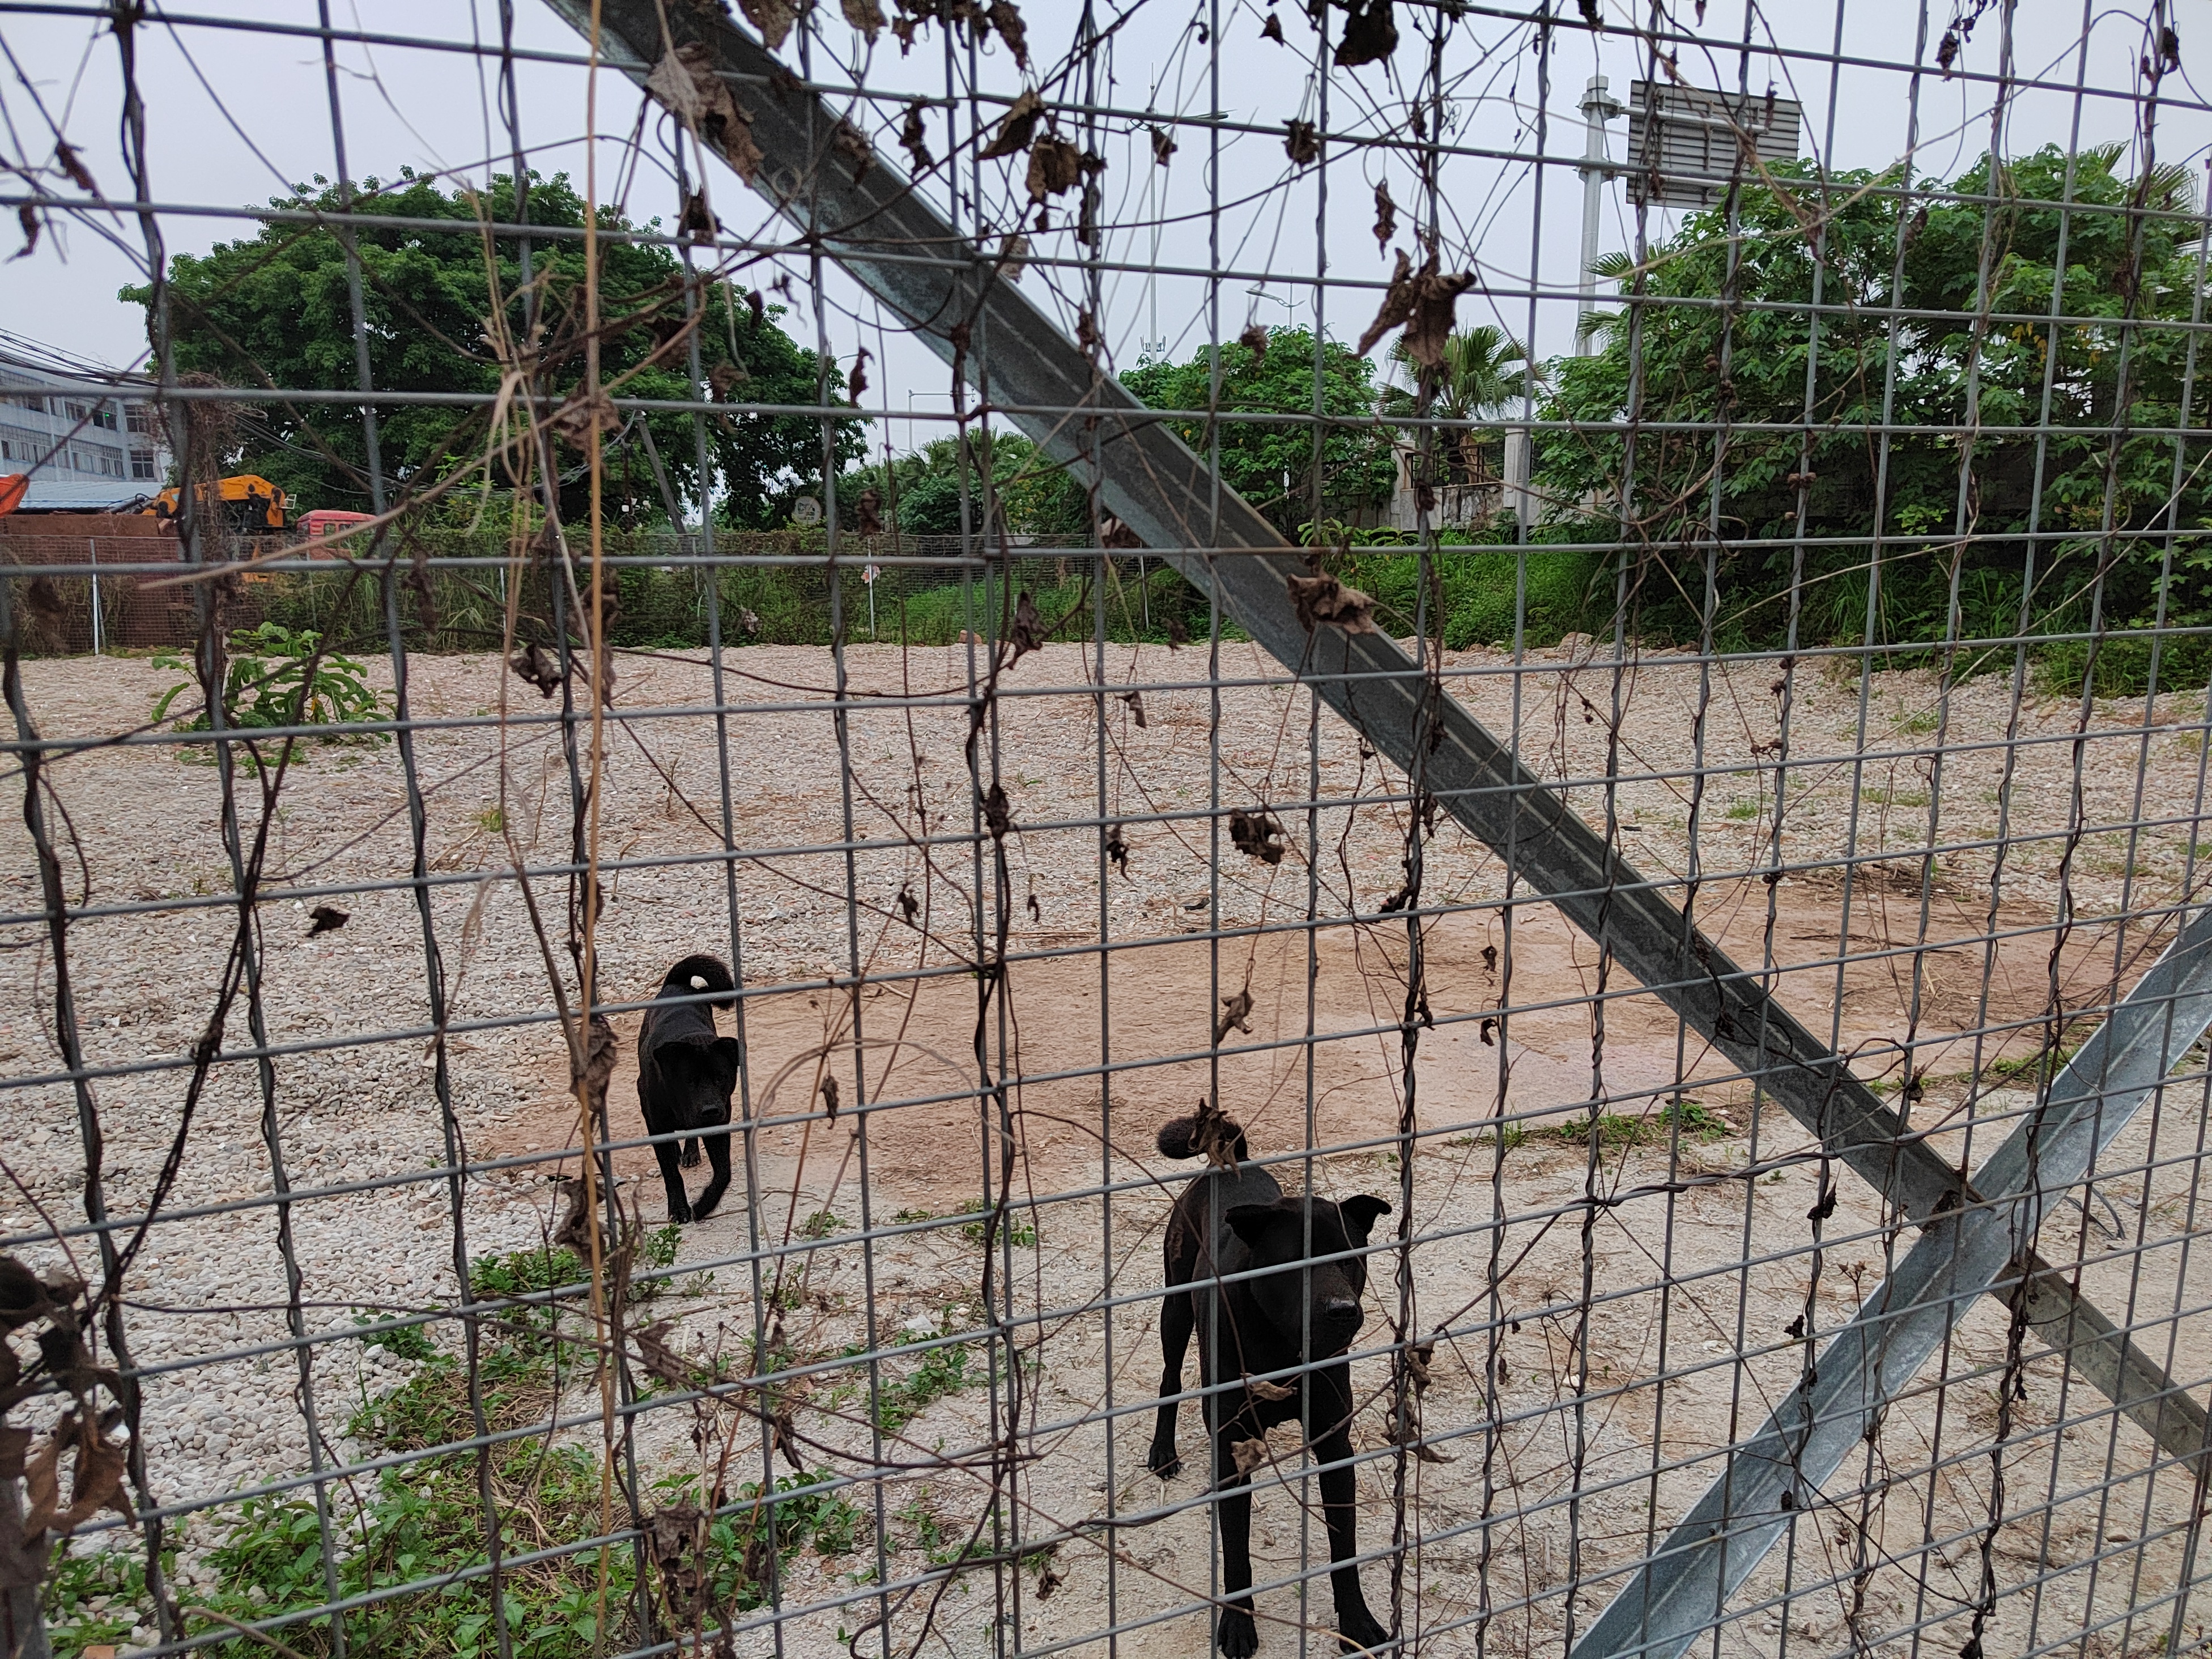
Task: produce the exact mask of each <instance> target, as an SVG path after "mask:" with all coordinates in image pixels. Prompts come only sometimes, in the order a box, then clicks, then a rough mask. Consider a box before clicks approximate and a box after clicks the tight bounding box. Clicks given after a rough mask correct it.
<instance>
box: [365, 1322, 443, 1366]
mask: <svg viewBox="0 0 2212 1659" xmlns="http://www.w3.org/2000/svg"><path fill="white" fill-rule="evenodd" d="M353 1322H354V1323H355V1324H356V1325H358V1326H360V1327H361V1328H362V1336H361V1340H362V1343H363V1344H364V1345H366V1346H368V1347H372V1348H381V1349H383V1350H384V1351H385V1352H386V1353H388V1354H390V1355H391V1356H392V1358H394V1359H435V1358H437V1355H438V1345H437V1344H436V1343H435V1342H433V1341H431V1340H430V1333H429V1331H428V1328H426V1327H424V1326H421V1325H406V1324H402V1323H401V1322H398V1320H395V1319H392V1318H389V1317H387V1316H385V1315H383V1314H381V1313H357V1314H356V1315H355V1316H353Z"/></svg>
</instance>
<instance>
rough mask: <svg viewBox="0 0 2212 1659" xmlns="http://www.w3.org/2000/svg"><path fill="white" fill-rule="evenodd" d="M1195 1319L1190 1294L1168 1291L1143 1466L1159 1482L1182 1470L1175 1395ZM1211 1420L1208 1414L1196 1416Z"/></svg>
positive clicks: (1162, 1305)
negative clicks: (1155, 1408)
mask: <svg viewBox="0 0 2212 1659" xmlns="http://www.w3.org/2000/svg"><path fill="white" fill-rule="evenodd" d="M1194 1320H1195V1316H1194V1314H1193V1313H1192V1312H1191V1306H1190V1293H1189V1292H1188V1291H1183V1290H1177V1289H1170V1291H1168V1293H1167V1295H1166V1296H1165V1297H1164V1298H1163V1299H1162V1300H1161V1303H1160V1409H1159V1416H1158V1420H1157V1421H1156V1422H1155V1423H1154V1424H1153V1425H1152V1451H1151V1452H1150V1454H1149V1455H1146V1459H1145V1467H1146V1468H1149V1469H1150V1470H1152V1473H1153V1474H1157V1475H1158V1476H1159V1478H1160V1479H1161V1480H1174V1479H1175V1478H1176V1474H1178V1473H1179V1472H1180V1471H1181V1470H1182V1458H1180V1457H1178V1456H1176V1445H1175V1438H1176V1395H1179V1394H1181V1393H1182V1362H1183V1357H1184V1355H1186V1354H1187V1353H1188V1352H1189V1351H1190V1331H1191V1326H1192V1324H1193V1323H1194ZM1200 1415H1201V1416H1204V1417H1206V1418H1207V1419H1208V1420H1211V1411H1210V1409H1209V1410H1208V1411H1207V1412H1204V1413H1200Z"/></svg>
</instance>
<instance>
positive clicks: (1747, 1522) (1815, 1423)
mask: <svg viewBox="0 0 2212 1659" xmlns="http://www.w3.org/2000/svg"><path fill="white" fill-rule="evenodd" d="M2208 1024H2212V909H2205V910H2201V911H2199V912H2198V913H2197V919H2196V920H2195V921H2192V922H2191V923H2190V924H2189V926H2188V927H2186V928H2185V929H2184V930H2183V932H2182V934H2181V937H2180V938H2179V939H2177V940H2176V941H2175V942H2174V945H2173V948H2172V950H2170V951H2167V952H2166V955H2165V956H2163V957H2160V959H2159V961H2158V962H2157V963H2156V964H2155V965H2154V967H2153V968H2152V969H2151V970H2150V971H2149V972H2148V974H2146V975H2143V977H2142V981H2140V982H2139V983H2138V984H2137V985H2136V987H2135V989H2134V990H2133V991H2131V992H2130V993H2129V994H2128V997H2127V1000H2125V1001H2124V1002H2122V1003H2121V1004H2120V1005H2119V1006H2118V1007H2117V1008H2115V1009H2113V1011H2112V1016H2111V1018H2108V1019H2107V1020H2106V1022H2105V1024H2103V1026H2102V1027H2100V1029H2099V1030H2098V1031H2097V1033H2096V1035H2095V1036H2092V1037H2091V1038H2090V1039H2089V1041H2088V1042H2086V1043H2084V1044H2082V1046H2081V1049H2080V1051H2079V1052H2078V1053H2076V1054H2075V1056H2074V1058H2073V1060H2070V1061H2069V1063H2068V1064H2067V1066H2066V1069H2065V1070H2064V1071H2063V1072H2062V1073H2059V1075H2058V1076H2057V1078H2055V1079H2052V1081H2051V1088H2050V1091H2049V1092H2048V1093H2047V1094H2046V1095H2045V1097H2044V1100H2043V1102H2042V1103H2041V1104H2039V1106H2038V1107H2037V1108H2036V1109H2035V1110H2034V1111H2033V1113H2031V1114H2030V1115H2029V1116H2028V1117H2027V1120H2026V1121H2024V1122H2022V1123H2021V1125H2020V1127H2018V1128H2016V1129H2015V1130H2014V1132H2013V1133H2012V1134H2011V1135H2010V1136H2009V1137H2008V1139H2006V1140H2005V1142H2004V1144H2003V1145H2002V1146H1999V1147H1998V1148H1997V1150H1996V1152H1995V1153H1994V1154H1993V1155H1992V1156H1991V1157H1990V1160H1989V1162H1987V1163H1986V1164H1983V1165H1982V1167H1981V1170H1979V1172H1978V1175H1977V1176H1976V1178H1975V1182H1974V1185H1975V1187H1976V1188H1977V1189H1978V1191H1979V1192H1980V1193H1981V1194H1982V1201H1981V1202H1980V1203H1978V1204H1975V1205H1973V1206H1971V1207H1969V1208H1966V1209H1964V1210H1956V1211H1953V1212H1949V1213H1948V1214H1945V1215H1941V1216H1937V1217H1936V1218H1934V1219H1933V1220H1932V1221H1930V1222H1929V1224H1928V1225H1927V1226H1926V1227H1925V1228H1923V1230H1922V1231H1921V1234H1920V1237H1918V1238H1917V1239H1915V1240H1914V1241H1913V1244H1912V1248H1911V1249H1910V1250H1908V1251H1906V1252H1905V1259H1904V1260H1903V1261H1900V1262H1899V1263H1898V1265H1897V1269H1896V1271H1895V1272H1894V1273H1892V1274H1891V1276H1890V1277H1889V1278H1888V1279H1885V1280H1883V1281H1882V1283H1881V1285H1880V1286H1878V1287H1877V1288H1876V1289H1875V1292H1874V1294H1873V1295H1871V1296H1870V1297H1868V1298H1867V1300H1866V1303H1865V1304H1864V1305H1863V1307H1861V1308H1860V1310H1859V1311H1858V1312H1857V1315H1856V1316H1853V1318H1852V1319H1851V1321H1850V1323H1849V1324H1847V1325H1845V1326H1844V1328H1843V1329H1842V1330H1840V1331H1838V1333H1837V1334H1836V1336H1835V1338H1834V1340H1832V1341H1831V1342H1830V1343H1829V1344H1828V1346H1826V1348H1824V1349H1822V1350H1821V1352H1820V1358H1818V1360H1817V1361H1815V1363H1814V1364H1813V1365H1812V1366H1811V1367H1810V1368H1809V1369H1808V1370H1807V1372H1806V1374H1805V1378H1804V1381H1803V1382H1802V1383H1800V1384H1799V1385H1798V1386H1797V1387H1796V1389H1793V1390H1792V1391H1791V1393H1790V1397H1789V1398H1788V1399H1787V1400H1786V1401H1784V1402H1783V1404H1782V1405H1781V1406H1780V1407H1778V1408H1777V1409H1776V1411H1775V1412H1774V1413H1773V1415H1772V1416H1771V1417H1769V1418H1768V1419H1766V1422H1765V1426H1763V1427H1762V1428H1761V1429H1760V1430H1759V1432H1758V1433H1757V1434H1756V1435H1754V1436H1753V1437H1752V1438H1751V1439H1749V1440H1748V1441H1746V1442H1743V1443H1741V1444H1739V1445H1738V1446H1737V1447H1736V1449H1735V1450H1734V1451H1733V1452H1732V1453H1731V1454H1730V1455H1729V1461H1728V1467H1727V1469H1726V1471H1725V1473H1723V1474H1722V1476H1721V1478H1720V1479H1719V1480H1717V1481H1715V1482H1714V1483H1713V1485H1712V1486H1711V1488H1710V1489H1708V1490H1707V1492H1705V1496H1704V1497H1703V1498H1699V1500H1698V1503H1697V1504H1696V1505H1695V1506H1694V1507H1693V1508H1692V1510H1691V1511H1690V1513H1689V1515H1688V1516H1687V1517H1686V1518H1685V1519H1684V1520H1683V1521H1682V1522H1681V1523H1680V1525H1679V1526H1677V1527H1676V1528H1674V1531H1673V1533H1671V1534H1669V1535H1668V1539H1667V1541H1666V1542H1665V1543H1664V1544H1663V1545H1662V1546H1661V1547H1660V1548H1659V1549H1657V1550H1656V1551H1655V1552H1654V1553H1652V1554H1651V1555H1650V1557H1648V1558H1646V1559H1645V1560H1644V1562H1643V1563H1642V1564H1641V1565H1638V1566H1637V1567H1634V1568H1631V1569H1629V1570H1628V1572H1629V1574H1630V1577H1629V1582H1628V1583H1626V1585H1625V1586H1624V1587H1623V1588H1622V1589H1620V1592H1619V1593H1618V1594H1617V1595H1615V1596H1614V1598H1613V1603H1612V1605H1611V1606H1609V1607H1607V1608H1606V1610H1605V1612H1604V1613H1602V1614H1601V1615H1600V1616H1599V1618H1598V1620H1597V1622H1596V1623H1595V1624H1594V1625H1592V1626H1590V1627H1589V1632H1588V1634H1586V1635H1585V1636H1584V1637H1583V1639H1582V1640H1581V1641H1580V1642H1579V1643H1577V1644H1576V1647H1575V1653H1576V1655H1577V1659H1601V1656H1602V1659H1621V1656H1626V1655H1630V1654H1634V1655H1639V1656H1644V1659H1674V1655H1676V1654H1679V1653H1680V1652H1681V1651H1682V1650H1683V1649H1684V1648H1686V1647H1687V1646H1688V1645H1689V1644H1690V1643H1691V1641H1692V1639H1693V1638H1696V1637H1697V1635H1698V1634H1699V1632H1701V1631H1705V1630H1707V1629H1709V1628H1711V1626H1713V1625H1715V1624H1716V1623H1717V1622H1719V1620H1720V1619H1721V1617H1722V1610H1723V1607H1725V1606H1726V1605H1727V1601H1728V1598H1729V1596H1730V1595H1734V1594H1735V1591H1736V1590H1737V1589H1740V1588H1741V1586H1742V1583H1743V1582H1744V1580H1745V1579H1746V1578H1747V1577H1749V1576H1750V1574H1751V1572H1752V1570H1753V1568H1755V1567H1756V1566H1757V1565H1759V1560H1760V1559H1761V1558H1762V1557H1763V1556H1765V1553H1767V1551H1768V1550H1770V1549H1771V1548H1772V1547H1774V1545H1775V1544H1776V1543H1777V1542H1778V1541H1779V1540H1780V1539H1781V1537H1782V1534H1783V1533H1784V1531H1785V1530H1786V1529H1787V1528H1788V1527H1789V1525H1790V1519H1791V1517H1792V1516H1794V1515H1796V1514H1797V1513H1798V1512H1800V1511H1802V1510H1808V1509H1810V1508H1812V1507H1813V1505H1814V1502H1815V1501H1816V1494H1817V1493H1818V1492H1819V1491H1820V1487H1821V1486H1822V1485H1823V1484H1824V1483H1825V1482H1826V1480H1827V1479H1828V1477H1829V1476H1830V1475H1832V1474H1834V1473H1835V1472H1836V1469H1837V1468H1838V1466H1839V1465H1840V1464H1841V1463H1842V1462H1843V1461H1844V1458H1845V1457H1847V1456H1849V1455H1850V1451H1851V1449H1852V1448H1853V1447H1855V1446H1857V1444H1859V1443H1860V1442H1861V1440H1862V1439H1863V1437H1865V1436H1866V1435H1867V1434H1868V1433H1869V1432H1870V1431H1873V1429H1874V1428H1875V1426H1876V1425H1878V1424H1879V1422H1880V1420H1881V1414H1882V1413H1883V1412H1884V1411H1885V1410H1886V1409H1887V1407H1888V1406H1889V1404H1890V1402H1891V1401H1894V1400H1895V1399H1896V1398H1897V1397H1898V1396H1899V1394H1900V1393H1902V1392H1903V1391H1904V1390H1905V1389H1908V1388H1910V1387H1911V1383H1912V1380H1913V1378H1914V1376H1916V1375H1917V1373H1918V1371H1919V1370H1920V1368H1921V1367H1922V1366H1923V1365H1924V1364H1927V1363H1928V1360H1929V1357H1930V1356H1931V1355H1933V1354H1934V1353H1935V1352H1936V1349H1937V1348H1938V1347H1939V1346H1941V1345H1942V1341H1943V1340H1944V1338H1945V1337H1947V1336H1948V1335H1949V1334H1950V1333H1951V1331H1952V1329H1953V1328H1954V1327H1955V1326H1956V1325H1957V1324H1958V1323H1959V1322H1960V1321H1961V1320H1963V1319H1964V1318H1965V1317H1966V1314H1967V1312H1968V1310H1971V1309H1972V1307H1973V1306H1974V1305H1975V1304H1977V1303H1978V1302H1979V1301H1980V1299H1981V1298H1982V1297H1983V1296H1984V1295H1986V1294H1994V1295H1996V1296H1999V1297H2006V1298H2009V1297H2011V1296H2012V1295H2013V1294H2014V1293H2015V1291H2020V1290H2021V1289H2023V1288H2024V1287H2023V1286H2022V1285H2021V1279H2020V1275H2019V1272H2018V1270H2017V1268H2015V1267H2014V1266H2013V1264H2015V1263H2016V1262H2018V1261H2021V1258H2022V1255H2023V1254H2024V1253H2025V1252H2026V1251H2027V1249H2028V1247H2029V1246H2030V1244H2031V1243H2033V1240H2034V1237H2035V1234H2036V1230H2037V1228H2038V1227H2039V1226H2040V1225H2042V1222H2043V1219H2044V1218H2045V1215H2047V1214H2048V1213H2049V1212H2050V1211H2051V1208H2052V1207H2053V1206H2056V1205H2057V1204H2058V1203H2059V1202H2061V1201H2062V1200H2063V1199H2064V1198H2065V1196H2066V1193H2067V1189H2068V1188H2069V1187H2072V1186H2074V1185H2075V1183H2076V1182H2080V1181H2081V1180H2082V1179H2083V1178H2084V1177H2085V1176H2087V1174H2088V1172H2089V1170H2091V1169H2092V1168H2093V1164H2094V1160H2095V1158H2096V1156H2097V1154H2098V1153H2100V1152H2102V1151H2103V1150H2104V1148H2105V1147H2106V1146H2109V1145H2111V1144H2112V1138H2113V1137H2114V1136H2115V1135H2117V1134H2118V1133H2120V1131H2121V1130H2122V1129H2124V1128H2125V1127H2127V1126H2128V1123H2129V1121H2130V1120H2131V1119H2133V1118H2134V1116H2135V1115H2136V1112H2137V1111H2138V1110H2139V1109H2141V1108H2142V1104H2143V1103H2144V1102H2145V1101H2147V1100H2148V1099H2149V1098H2150V1097H2151V1096H2152V1094H2153V1093H2154V1091H2156V1090H2157V1089H2158V1087H2159V1086H2160V1084H2161V1083H2163V1082H2164V1081H2165V1079H2166V1075H2167V1073H2170V1072H2171V1071H2172V1069H2173V1067H2174V1066H2175V1064H2176V1063H2177V1062H2178V1061H2179V1060H2180V1059H2181V1057H2182V1056H2183V1055H2185V1054H2187V1053H2188V1052H2189V1050H2190V1048H2191V1046H2193V1045H2194V1044H2195V1042H2197V1038H2198V1037H2200V1036H2203V1032H2204V1030H2205V1028H2206V1026H2207V1025H2208ZM2029 1311H2030V1316H2031V1317H2033V1310H2032V1309H2031V1310H2029ZM2207 1449H2208V1448H2206V1446H2205V1445H2204V1443H2203V1441H2201V1440H2200V1441H2199V1442H2198V1443H2197V1448H2196V1454H2195V1455H2197V1456H2198V1457H2201V1456H2203V1455H2204V1453H2205V1452H2206V1451H2207Z"/></svg>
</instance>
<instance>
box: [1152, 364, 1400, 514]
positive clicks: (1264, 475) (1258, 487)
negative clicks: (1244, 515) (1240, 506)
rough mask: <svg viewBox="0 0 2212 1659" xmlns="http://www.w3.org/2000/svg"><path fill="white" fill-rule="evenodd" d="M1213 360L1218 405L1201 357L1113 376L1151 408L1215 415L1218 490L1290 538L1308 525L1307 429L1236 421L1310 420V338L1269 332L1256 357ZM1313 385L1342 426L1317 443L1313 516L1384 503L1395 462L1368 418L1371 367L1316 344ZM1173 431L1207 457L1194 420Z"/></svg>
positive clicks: (1310, 425) (1372, 409)
mask: <svg viewBox="0 0 2212 1659" xmlns="http://www.w3.org/2000/svg"><path fill="white" fill-rule="evenodd" d="M1220 352H1221V392H1220V398H1219V401H1218V404H1217V403H1216V402H1215V401H1214V400H1213V397H1212V365H1211V363H1210V362H1209V361H1208V356H1207V354H1206V352H1205V351H1202V350H1201V351H1200V352H1199V353H1198V354H1197V355H1195V356H1193V357H1191V358H1190V359H1188V361H1187V362H1180V363H1170V362H1145V363H1139V365H1138V366H1137V367H1136V368H1133V369H1132V370H1131V371H1130V372H1129V373H1128V374H1125V375H1123V376H1122V384H1123V385H1125V386H1127V387H1128V388H1129V390H1130V391H1131V392H1133V393H1135V394H1136V396H1137V397H1138V398H1140V399H1142V400H1143V401H1144V402H1145V403H1146V404H1149V405H1150V406H1152V408H1154V409H1178V410H1208V409H1217V408H1218V410H1219V411H1220V422H1219V431H1220V440H1221V475H1222V478H1223V481H1224V482H1225V483H1227V484H1229V486H1230V487H1231V489H1235V490H1236V491H1237V494H1239V495H1242V496H1243V497H1244V499H1245V500H1246V501H1249V502H1250V503H1251V504H1252V505H1253V506H1254V507H1256V508H1258V509H1259V510H1260V511H1261V513H1264V514H1266V515H1267V519H1268V520H1270V521H1271V522H1272V523H1273V525H1274V526H1275V527H1276V528H1277V529H1278V530H1279V531H1281V532H1283V534H1284V535H1285V537H1289V538H1295V537H1296V535H1297V528H1298V526H1300V525H1301V524H1304V523H1305V522H1306V521H1307V520H1310V519H1311V518H1312V517H1313V516H1314V514H1313V469H1314V463H1315V459H1316V453H1315V424H1314V422H1311V421H1310V420H1308V421H1284V422H1258V421H1240V420H1238V419H1237V416H1239V415H1245V414H1267V415H1304V416H1310V415H1312V414H1313V413H1314V401H1315V391H1316V384H1315V381H1316V377H1315V373H1314V337H1313V335H1312V334H1311V333H1310V331H1307V330H1305V329H1299V328H1277V329H1270V330H1269V331H1267V350H1266V351H1265V352H1264V353H1263V352H1259V351H1255V350H1254V349H1252V348H1251V347H1250V346H1248V345H1245V344H1243V343H1241V342H1237V343H1231V344H1227V345H1224V346H1223V347H1221V348H1220ZM1319 381H1320V385H1319V390H1320V398H1321V412H1322V414H1324V415H1328V416H1336V417H1337V418H1338V419H1339V420H1340V422H1343V424H1332V425H1329V426H1328V427H1326V428H1323V429H1322V437H1321V439H1320V453H1319V459H1320V463H1321V474H1322V516H1323V517H1324V518H1349V517H1350V516H1351V515H1352V513H1354V512H1356V511H1358V509H1360V508H1362V507H1374V506H1376V505H1378V504H1380V503H1383V502H1385V501H1389V498H1390V490H1391V488H1392V485H1393V484H1394V483H1395V481H1396V477H1397V469H1396V463H1395V460H1394V459H1393V458H1392V455H1391V452H1390V438H1389V433H1388V432H1386V431H1385V430H1384V429H1383V428H1382V427H1380V426H1379V425H1377V424H1376V419H1375V414H1376V402H1377V396H1378V391H1379V388H1378V387H1377V386H1376V383H1375V366H1374V364H1373V363H1372V362H1370V361H1368V360H1367V359H1366V358H1364V357H1358V356H1353V355H1352V352H1351V351H1350V350H1348V349H1346V348H1345V347H1343V346H1341V345H1340V344H1338V343H1336V342H1335V341H1334V340H1324V341H1323V342H1322V350H1321V374H1320V377H1319ZM1174 424H1175V428H1176V434H1177V435H1179V436H1180V437H1181V438H1182V441H1184V442H1185V443H1187V444H1188V445H1189V446H1190V447H1192V448H1193V449H1194V450H1195V451H1196V452H1197V453H1199V454H1200V455H1201V456H1202V455H1204V454H1205V453H1206V447H1207V441H1208V440H1207V432H1206V421H1205V420H1204V419H1203V418H1193V419H1188V420H1182V421H1177V422H1175V423H1174ZM1286 480H1287V483H1286V482H1285V481H1286Z"/></svg>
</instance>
